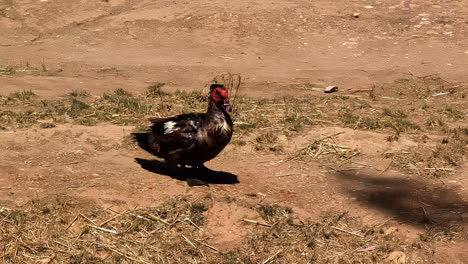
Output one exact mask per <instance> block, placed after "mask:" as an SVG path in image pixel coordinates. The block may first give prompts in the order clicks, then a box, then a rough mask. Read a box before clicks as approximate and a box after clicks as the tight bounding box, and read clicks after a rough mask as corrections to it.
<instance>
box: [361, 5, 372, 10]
mask: <svg viewBox="0 0 468 264" xmlns="http://www.w3.org/2000/svg"><path fill="white" fill-rule="evenodd" d="M363 7H364V8H367V9H372V8H374V7H373V6H371V5H366V6H363Z"/></svg>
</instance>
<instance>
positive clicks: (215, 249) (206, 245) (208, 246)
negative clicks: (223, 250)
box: [195, 239, 219, 252]
mask: <svg viewBox="0 0 468 264" xmlns="http://www.w3.org/2000/svg"><path fill="white" fill-rule="evenodd" d="M195 242H197V243H199V244H200V245H203V246H205V247H207V248H210V249H212V250H214V251H216V252H219V250H218V249H217V248H215V247H213V246H210V245H208V244H206V243H203V242H201V241H200V240H198V239H195Z"/></svg>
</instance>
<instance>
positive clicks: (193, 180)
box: [187, 164, 208, 187]
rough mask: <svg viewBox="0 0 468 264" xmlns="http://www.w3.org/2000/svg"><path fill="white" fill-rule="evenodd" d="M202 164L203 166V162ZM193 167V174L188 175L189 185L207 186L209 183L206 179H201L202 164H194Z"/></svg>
mask: <svg viewBox="0 0 468 264" xmlns="http://www.w3.org/2000/svg"><path fill="white" fill-rule="evenodd" d="M201 166H203V164H202V165H201ZM203 167H204V166H203ZM192 168H193V174H189V175H188V176H187V183H188V185H189V186H190V187H193V186H207V185H208V183H207V182H206V181H204V180H201V179H200V173H201V171H200V169H202V168H201V167H200V165H194V166H192ZM205 168H206V167H205Z"/></svg>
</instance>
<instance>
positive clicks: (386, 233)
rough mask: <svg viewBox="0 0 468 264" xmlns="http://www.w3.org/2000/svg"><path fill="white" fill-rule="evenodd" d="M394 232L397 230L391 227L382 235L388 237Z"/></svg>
mask: <svg viewBox="0 0 468 264" xmlns="http://www.w3.org/2000/svg"><path fill="white" fill-rule="evenodd" d="M396 231H398V228H396V227H394V226H391V227H389V228H387V229H385V230H384V235H386V236H388V235H390V234H393V233H395V232H396Z"/></svg>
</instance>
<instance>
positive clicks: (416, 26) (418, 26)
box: [414, 25, 422, 28]
mask: <svg viewBox="0 0 468 264" xmlns="http://www.w3.org/2000/svg"><path fill="white" fill-rule="evenodd" d="M414 27H415V28H420V27H422V26H421V25H414Z"/></svg>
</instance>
